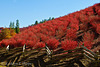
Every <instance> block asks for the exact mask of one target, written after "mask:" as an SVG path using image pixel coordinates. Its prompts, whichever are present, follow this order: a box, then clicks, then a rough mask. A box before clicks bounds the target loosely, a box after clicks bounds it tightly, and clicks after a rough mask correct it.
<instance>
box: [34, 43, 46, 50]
mask: <svg viewBox="0 0 100 67" xmlns="http://www.w3.org/2000/svg"><path fill="white" fill-rule="evenodd" d="M34 47H35V49H37V48H42V47H45V43H43V42H37V43H36V44H35V46H34Z"/></svg>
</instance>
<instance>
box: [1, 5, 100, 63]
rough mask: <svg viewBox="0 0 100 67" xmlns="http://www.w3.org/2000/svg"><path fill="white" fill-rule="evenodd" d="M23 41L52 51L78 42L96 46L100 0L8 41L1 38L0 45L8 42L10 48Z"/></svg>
mask: <svg viewBox="0 0 100 67" xmlns="http://www.w3.org/2000/svg"><path fill="white" fill-rule="evenodd" d="M24 44H26V46H27V47H28V48H30V49H31V50H33V49H37V48H42V47H45V45H46V44H47V46H48V47H49V48H50V49H51V50H53V51H55V50H56V49H58V48H59V49H61V51H63V50H72V49H75V48H79V47H80V46H81V45H84V46H85V47H87V48H88V49H94V48H96V47H97V46H99V45H100V3H98V4H95V5H93V6H90V7H88V8H86V9H84V10H80V11H77V12H74V13H71V14H68V15H65V16H63V17H59V18H56V19H54V20H51V21H47V22H45V23H41V24H38V25H35V26H33V27H30V28H28V29H25V30H24V31H23V32H21V33H19V34H17V35H16V36H14V37H12V38H11V39H9V40H2V41H1V42H0V47H6V46H7V45H10V48H11V49H14V48H17V47H22V46H23V45H24ZM98 50H100V48H98ZM94 51H95V50H94ZM38 52H39V51H38ZM40 52H42V51H40ZM29 53H30V52H29ZM44 53H45V52H44ZM19 55H20V54H18V56H19ZM37 55H38V54H37ZM26 58H29V57H28V56H27V57H26ZM48 63H49V62H48Z"/></svg>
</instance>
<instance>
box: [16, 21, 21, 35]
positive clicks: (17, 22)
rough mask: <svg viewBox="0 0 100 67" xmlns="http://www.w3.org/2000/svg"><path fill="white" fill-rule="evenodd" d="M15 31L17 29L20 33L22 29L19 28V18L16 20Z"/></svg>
mask: <svg viewBox="0 0 100 67" xmlns="http://www.w3.org/2000/svg"><path fill="white" fill-rule="evenodd" d="M15 31H16V33H19V32H20V29H19V20H16V27H15Z"/></svg>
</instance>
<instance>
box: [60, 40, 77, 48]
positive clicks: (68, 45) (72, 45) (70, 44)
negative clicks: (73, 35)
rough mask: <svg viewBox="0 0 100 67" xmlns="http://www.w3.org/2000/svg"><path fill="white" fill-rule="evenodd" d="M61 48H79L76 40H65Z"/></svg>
mask: <svg viewBox="0 0 100 67" xmlns="http://www.w3.org/2000/svg"><path fill="white" fill-rule="evenodd" d="M61 46H62V48H63V49H64V50H71V49H75V48H76V47H77V41H74V40H64V41H62V42H61Z"/></svg>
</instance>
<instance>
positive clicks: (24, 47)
mask: <svg viewBox="0 0 100 67" xmlns="http://www.w3.org/2000/svg"><path fill="white" fill-rule="evenodd" d="M25 49H26V44H24V46H23V52H25Z"/></svg>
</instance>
